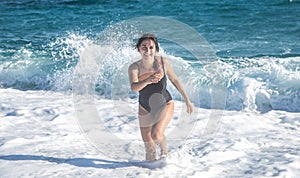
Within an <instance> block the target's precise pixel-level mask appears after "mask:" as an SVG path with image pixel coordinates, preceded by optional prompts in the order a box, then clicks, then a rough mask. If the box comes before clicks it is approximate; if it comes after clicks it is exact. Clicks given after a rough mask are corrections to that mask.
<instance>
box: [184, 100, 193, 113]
mask: <svg viewBox="0 0 300 178" xmlns="http://www.w3.org/2000/svg"><path fill="white" fill-rule="evenodd" d="M186 108H187V109H186V112H187V113H189V114H191V113H192V112H193V109H194V108H193V104H192V103H191V102H190V101H187V102H186Z"/></svg>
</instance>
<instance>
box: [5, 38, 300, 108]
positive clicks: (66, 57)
mask: <svg viewBox="0 0 300 178" xmlns="http://www.w3.org/2000/svg"><path fill="white" fill-rule="evenodd" d="M111 38H113V37H111ZM97 40H99V38H98V39H97ZM97 40H95V39H89V38H88V37H86V36H82V35H78V34H73V33H69V34H67V35H66V36H63V37H58V38H57V39H54V40H53V41H50V42H49V43H48V44H46V45H44V46H42V47H39V49H34V48H33V47H32V46H30V45H27V46H25V47H24V48H22V49H20V50H17V51H14V52H13V53H14V54H13V55H12V56H11V57H10V58H11V59H10V60H9V59H8V57H5V59H6V60H2V61H1V62H0V86H1V88H15V89H20V90H55V91H66V90H72V89H73V86H74V75H75V74H76V67H77V64H78V62H79V61H80V60H82V59H83V58H84V52H85V51H87V50H88V49H89V48H90V46H91V44H94V47H95V46H96V48H95V50H94V51H93V50H91V49H90V51H89V55H88V56H89V58H91V59H95V60H96V63H98V68H97V77H96V78H94V79H93V81H89V82H90V83H91V84H93V85H94V86H93V87H92V88H93V90H94V91H93V92H94V93H95V94H96V95H99V96H103V97H105V98H110V99H124V98H129V97H130V98H137V96H138V94H137V93H133V92H131V91H130V88H129V83H128V77H127V68H128V66H129V64H130V63H132V62H133V61H135V60H138V59H139V54H138V53H137V51H136V49H134V48H133V46H132V41H127V42H126V43H125V45H120V43H119V42H118V41H117V40H115V39H114V40H112V41H110V42H111V43H110V42H107V45H105V46H101V45H97ZM106 40H107V39H106ZM122 44H123V43H122ZM104 47H105V48H107V47H109V48H111V50H112V51H111V52H110V54H109V55H107V56H101V55H100V56H99V51H98V50H101V49H103V48H104ZM4 53H5V51H4V52H3V51H1V55H2V54H4ZM9 53H12V51H9ZM159 55H164V56H166V57H168V58H169V60H170V61H171V63H172V64H173V67H174V70H175V72H176V73H177V74H178V76H179V78H180V79H181V80H182V81H183V83H184V85H185V87H186V90H187V91H188V93H189V94H190V96H191V99H192V100H193V101H194V102H196V103H195V105H197V106H200V107H203V108H218V107H221V109H227V110H254V111H259V112H268V111H270V110H274V109H275V110H277V109H278V110H286V111H291V112H299V111H300V104H299V103H300V99H299V98H300V68H299V66H300V57H297V56H293V57H272V56H259V57H253V58H244V57H234V58H217V59H215V60H214V61H211V60H207V61H205V60H202V61H197V60H189V59H185V58H184V57H176V56H174V55H170V54H169V53H168V52H166V51H164V50H163V49H162V51H161V52H160V54H159ZM2 56H3V55H2ZM85 57H86V56H85ZM189 58H190V57H189ZM87 75H88V73H87ZM75 77H76V76H75ZM83 79H84V81H82V84H84V82H86V81H87V80H91V77H89V76H85V78H83ZM76 82H78V81H76ZM168 86H169V90H170V91H171V92H172V94H173V96H174V98H175V99H178V100H181V99H182V98H181V97H180V95H179V93H178V92H177V91H176V89H175V88H174V87H172V85H171V84H169V85H168ZM219 96H222V97H219ZM218 100H220V101H218ZM214 103H223V104H220V105H214Z"/></svg>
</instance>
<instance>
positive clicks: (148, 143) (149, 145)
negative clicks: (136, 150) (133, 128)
mask: <svg viewBox="0 0 300 178" xmlns="http://www.w3.org/2000/svg"><path fill="white" fill-rule="evenodd" d="M147 120H148V121H147ZM149 120H151V118H150V114H149V113H148V112H147V111H146V110H145V109H144V108H142V107H141V106H139V123H140V130H141V134H142V139H143V141H144V144H145V152H146V160H155V159H156V149H155V143H154V141H153V140H152V135H151V131H152V125H150V124H149Z"/></svg>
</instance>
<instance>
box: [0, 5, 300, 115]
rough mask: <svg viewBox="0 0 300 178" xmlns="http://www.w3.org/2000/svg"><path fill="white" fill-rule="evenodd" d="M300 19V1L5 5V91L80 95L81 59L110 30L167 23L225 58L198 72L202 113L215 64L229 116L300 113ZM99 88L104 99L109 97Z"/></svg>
mask: <svg viewBox="0 0 300 178" xmlns="http://www.w3.org/2000/svg"><path fill="white" fill-rule="evenodd" d="M299 14H300V1H297V0H293V1H291V0H290V1H288V0H272V1H271V0H267V1H258V0H255V1H245V0H235V1H234V0H226V1H225V0H223V1H208V0H205V1H200V2H194V1H155V2H150V1H149V2H148V1H92V0H90V1H71V0H65V1H61V0H49V1H46V0H40V1H29V0H20V1H17V0H9V1H1V2H0V17H1V18H0V24H1V25H0V86H1V88H15V89H20V90H32V89H33V90H59V91H60V90H63V91H65V90H72V79H73V73H74V68H75V66H76V64H77V63H78V61H79V59H80V54H81V52H82V50H84V48H85V47H86V46H87V45H88V44H90V43H93V42H96V41H97V40H101V39H99V37H98V34H99V33H100V32H101V31H102V30H104V29H106V28H107V27H108V26H110V25H114V24H115V23H117V22H121V21H123V20H127V19H131V18H134V17H141V16H161V17H168V18H172V19H175V20H178V21H180V22H183V23H185V24H187V25H189V26H190V27H192V28H194V29H196V30H197V31H198V32H199V33H200V34H201V35H202V36H203V37H204V38H205V39H206V41H207V42H208V43H209V44H210V45H211V47H212V48H213V50H214V51H215V53H216V56H217V57H218V59H216V61H214V62H213V63H211V61H204V62H203V61H200V62H199V63H196V64H194V63H193V64H191V66H192V67H193V69H194V70H195V71H196V73H197V75H194V76H193V77H194V79H195V81H196V82H195V83H194V87H195V88H197V89H199V92H200V95H201V96H202V97H200V98H201V99H200V101H201V102H200V103H197V104H198V105H199V106H201V107H205V108H209V107H210V106H211V98H210V89H211V88H216V87H218V86H217V85H215V84H214V83H213V82H211V80H212V79H211V78H210V77H208V75H207V70H205V66H207V65H212V64H213V65H219V66H223V68H222V71H223V72H221V73H219V75H220V76H218V77H217V78H220V80H223V81H224V83H225V90H226V99H227V100H226V108H227V109H234V110H242V109H250V110H260V111H267V110H271V109H281V110H287V111H300V105H299V103H300V102H299V101H300V99H299V98H300V74H299V73H300V45H299V41H300V20H299ZM117 32H118V29H115V30H114V31H112V33H117ZM184 35H188V34H183V37H184ZM111 36H113V34H111ZM112 38H113V37H112ZM110 40H111V42H112V41H114V39H110ZM132 41H133V42H134V40H133V39H132ZM160 44H161V47H162V48H163V49H165V50H166V52H167V53H168V54H171V55H172V56H173V57H176V56H179V57H180V58H181V59H182V60H183V61H188V62H189V61H193V57H192V56H190V55H188V54H187V53H186V51H184V50H176V48H173V46H172V44H170V43H168V42H165V41H163V40H162V41H161V43H160ZM124 60H125V59H124ZM114 65H118V64H117V63H115V64H114ZM107 72H108V71H107ZM116 72H117V71H116ZM178 72H179V75H180V71H178ZM100 83H101V82H100ZM97 86H98V89H97V91H99V94H102V93H107V92H109V89H107V88H105V87H104V88H103V85H101V84H99V85H97ZM206 96H207V97H206Z"/></svg>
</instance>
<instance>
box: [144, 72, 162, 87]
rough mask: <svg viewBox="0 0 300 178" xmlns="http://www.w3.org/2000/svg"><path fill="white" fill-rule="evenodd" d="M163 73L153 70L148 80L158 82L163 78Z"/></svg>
mask: <svg viewBox="0 0 300 178" xmlns="http://www.w3.org/2000/svg"><path fill="white" fill-rule="evenodd" d="M163 75H164V74H163V73H161V72H159V71H158V72H153V74H152V75H151V76H150V77H148V79H147V81H148V83H149V84H151V83H158V82H159V81H160V80H161V79H162V78H163Z"/></svg>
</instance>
